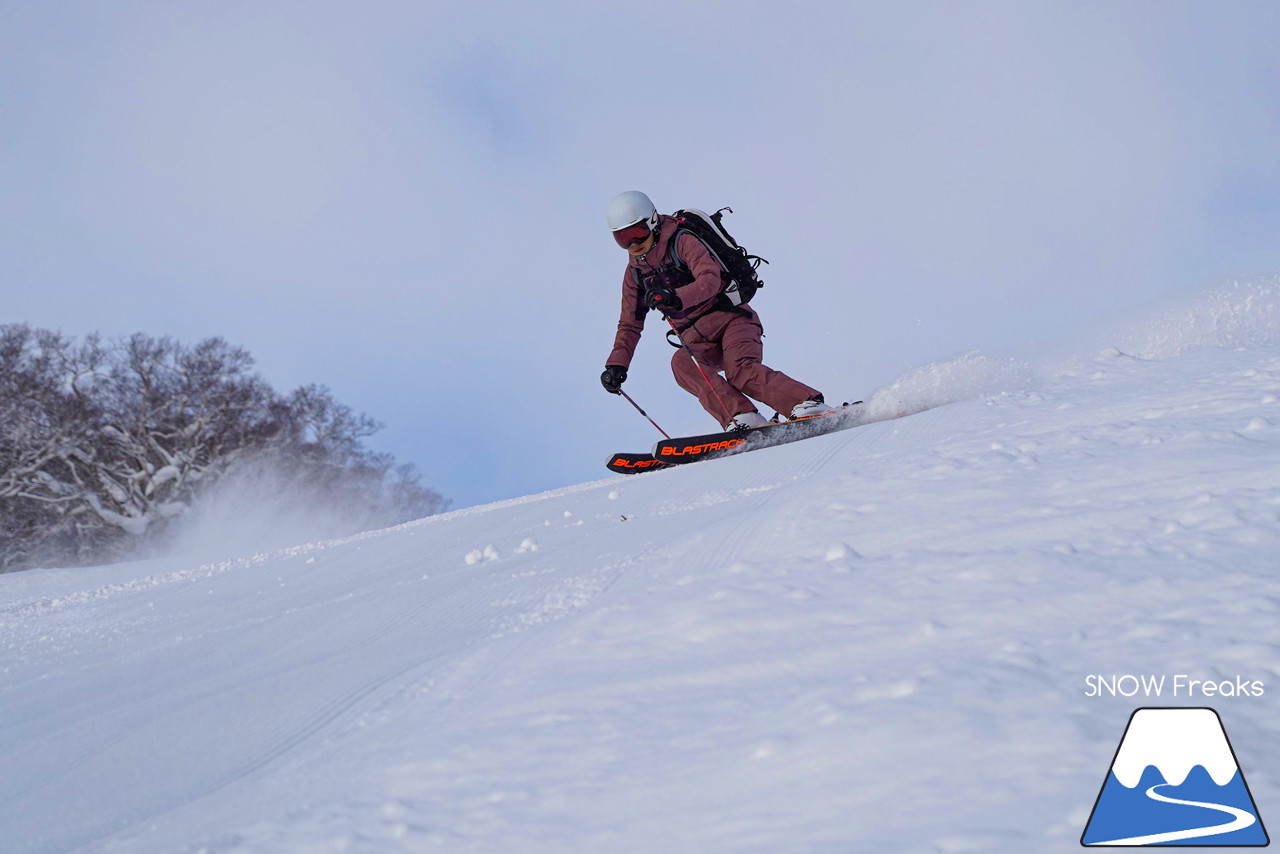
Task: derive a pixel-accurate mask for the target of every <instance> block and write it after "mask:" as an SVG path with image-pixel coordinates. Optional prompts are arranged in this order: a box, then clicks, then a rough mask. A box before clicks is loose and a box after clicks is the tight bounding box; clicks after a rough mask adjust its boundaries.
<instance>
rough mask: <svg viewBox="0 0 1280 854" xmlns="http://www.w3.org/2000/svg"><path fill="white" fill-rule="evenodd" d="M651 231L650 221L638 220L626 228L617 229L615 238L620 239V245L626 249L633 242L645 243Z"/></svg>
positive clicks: (614, 234)
mask: <svg viewBox="0 0 1280 854" xmlns="http://www.w3.org/2000/svg"><path fill="white" fill-rule="evenodd" d="M649 233H650V232H649V223H647V222H637V223H636V224H635V225H628V226H627V227H626V228H620V229H618V230H617V231H615V232H614V233H613V239H614V240H616V241H618V245H619V246H621V247H622V248H623V249H626V248H627V247H629V246H630V245H631V244H632V243H644V242H645V241H646V240H648V239H649Z"/></svg>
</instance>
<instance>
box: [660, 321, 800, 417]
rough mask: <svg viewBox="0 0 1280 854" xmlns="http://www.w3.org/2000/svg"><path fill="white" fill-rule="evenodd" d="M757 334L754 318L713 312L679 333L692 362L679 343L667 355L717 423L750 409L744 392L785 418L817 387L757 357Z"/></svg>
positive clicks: (679, 380) (678, 376) (682, 383)
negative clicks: (704, 375) (672, 353)
mask: <svg viewBox="0 0 1280 854" xmlns="http://www.w3.org/2000/svg"><path fill="white" fill-rule="evenodd" d="M726 321H727V322H726ZM763 334H764V330H763V329H762V328H761V326H760V322H759V321H758V320H757V319H756V318H755V317H751V316H747V315H741V314H732V313H729V312H717V313H715V314H712V315H708V316H706V317H703V318H701V319H700V320H699V321H698V322H697V323H696V324H694V325H693V326H691V327H690V328H688V329H686V330H685V331H684V332H683V333H682V334H681V336H680V337H681V338H682V339H683V340H684V343H685V344H686V345H687V346H688V347H689V349H690V350H692V351H693V355H694V358H696V359H697V360H698V364H694V361H693V359H691V358H689V354H688V353H686V352H685V351H684V349H683V348H681V349H679V350H676V352H675V355H673V356H672V357H671V371H672V373H674V374H675V375H676V382H677V383H679V384H680V387H681V388H682V389H684V390H685V391H687V392H689V393H690V394H692V395H694V396H695V397H697V398H698V402H699V403H701V404H702V408H703V409H705V410H707V412H709V413H711V417H713V418H715V419H716V421H717V422H719V423H720V424H722V425H724V424H727V423H728V421H729V419H730V418H732V417H733V416H735V415H738V414H739V413H743V412H751V411H753V410H755V408H756V407H755V404H753V403H752V402H751V401H750V400H748V399H747V398H748V397H752V398H755V399H756V400H758V401H760V402H761V403H764V404H765V405H767V406H770V407H772V408H773V409H776V410H777V411H778V412H781V413H782V414H783V416H784V417H785V416H788V415H790V414H791V410H792V409H793V408H794V407H795V405H796V404H797V403H802V402H804V401H806V400H812V399H813V398H815V397H817V396H818V391H817V389H813V388H810V387H809V386H807V385H805V384H804V383H802V382H797V381H796V380H793V379H792V378H791V377H789V376H787V375H786V374H784V373H782V372H781V371H775V370H774V369H773V368H770V367H767V366H766V365H764V364H763V363H762V362H761V361H760V360H761V359H762V358H763V357H764V344H763V343H762V342H761V341H760V337H761V336H762V335H763ZM698 365H701V366H702V371H699V370H698ZM703 371H705V372H706V378H705V379H704V378H703ZM721 371H723V372H724V376H723V377H722V376H721V375H720V372H721ZM708 380H710V382H709V383H708Z"/></svg>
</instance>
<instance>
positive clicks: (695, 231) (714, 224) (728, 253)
mask: <svg viewBox="0 0 1280 854" xmlns="http://www.w3.org/2000/svg"><path fill="white" fill-rule="evenodd" d="M725 211H728V212H729V213H733V208H727V207H726V208H721V209H720V210H718V211H716V212H715V213H713V214H705V213H703V212H702V211H700V210H697V209H696V208H686V209H684V210H678V211H676V212H675V213H674V214H672V216H674V217H675V219H676V222H677V223H679V227H678V228H677V229H676V233H675V234H674V235H672V236H671V241H670V243H669V245H670V247H671V253H670V254H671V260H672V262H674V263H675V265H676V266H677V267H679V268H680V270H682V271H685V272H688V269H689V266H688V265H687V264H685V263H684V261H682V260H680V255H679V254H678V253H677V251H676V244H677V243H679V238H680V232H682V231H685V232H688V233H689V234H692V235H693V236H694V237H696V238H698V240H700V241H701V242H702V245H703V246H705V247H707V251H708V252H710V253H711V257H712V258H715V259H716V260H717V261H719V262H720V269H721V271H722V275H721V277H720V278H721V279H723V280H724V290H723V291H721V293H720V306H721V308H727V309H733V308H737V307H738V306H740V305H746V304H747V303H749V302H751V298H752V297H754V296H755V295H756V291H757V290H759V289H760V288H763V287H764V282H762V281H761V280H760V276H759V275H758V274H757V272H756V271H757V269H758V268H759V267H760V265H761V264H768V263H769V262H768V261H766V260H764V259H763V258H761V257H760V256H759V255H749V254H748V253H747V250H745V249H743V248H742V247H741V246H739V245H738V241H736V240H734V239H733V237H732V236H731V235H730V234H729V232H727V231H725V228H724V224H723V223H721V221H720V220H721V218H723V217H724V214H725Z"/></svg>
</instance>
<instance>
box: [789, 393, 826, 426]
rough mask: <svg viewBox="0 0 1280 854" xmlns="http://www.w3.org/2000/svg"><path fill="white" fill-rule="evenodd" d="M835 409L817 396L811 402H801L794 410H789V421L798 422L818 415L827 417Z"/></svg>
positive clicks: (820, 396)
mask: <svg viewBox="0 0 1280 854" xmlns="http://www.w3.org/2000/svg"><path fill="white" fill-rule="evenodd" d="M835 411H836V408H835V407H834V406H832V405H830V404H829V403H826V402H825V401H824V400H823V399H822V395H818V396H817V397H815V398H814V399H813V400H806V401H802V402H801V403H797V404H796V405H795V408H794V409H792V410H791V417H790V419H788V420H790V421H800V420H801V419H804V418H814V417H816V416H818V415H827V414H829V413H832V412H835Z"/></svg>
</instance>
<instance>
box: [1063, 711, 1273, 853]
mask: <svg viewBox="0 0 1280 854" xmlns="http://www.w3.org/2000/svg"><path fill="white" fill-rule="evenodd" d="M1270 841H1271V840H1270V839H1269V838H1268V837H1267V831H1266V828H1265V827H1263V825H1262V818H1261V817H1260V816H1259V815H1258V808H1257V806H1255V805H1254V802H1253V795H1251V794H1250V793H1249V785H1248V784H1247V783H1246V782H1245V779H1244V774H1243V773H1242V772H1241V770H1240V765H1239V763H1238V762H1236V755H1235V751H1234V750H1232V749H1231V742H1229V741H1227V732H1226V730H1224V729H1223V728H1222V721H1221V719H1219V717H1218V713H1217V712H1216V711H1214V710H1213V709H1192V708H1147V709H1138V710H1137V711H1135V712H1134V713H1133V716H1132V717H1130V718H1129V725H1128V726H1127V727H1126V728H1125V731H1124V736H1123V737H1122V738H1121V739H1120V747H1119V749H1117V750H1116V755H1115V758H1114V759H1112V760H1111V770H1110V771H1109V772H1108V773H1107V779H1106V781H1105V782H1104V783H1103V784H1102V791H1100V792H1099V793H1098V800H1097V801H1096V802H1095V803H1094V805H1093V814H1092V815H1090V816H1089V823H1088V824H1087V825H1086V826H1085V829H1084V834H1083V835H1082V836H1081V837H1080V844H1081V845H1084V846H1088V847H1095V846H1129V845H1187V846H1214V847H1218V846H1222V847H1226V846H1240V847H1244V846H1250V847H1262V846H1264V845H1268V844H1269V843H1270Z"/></svg>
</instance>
